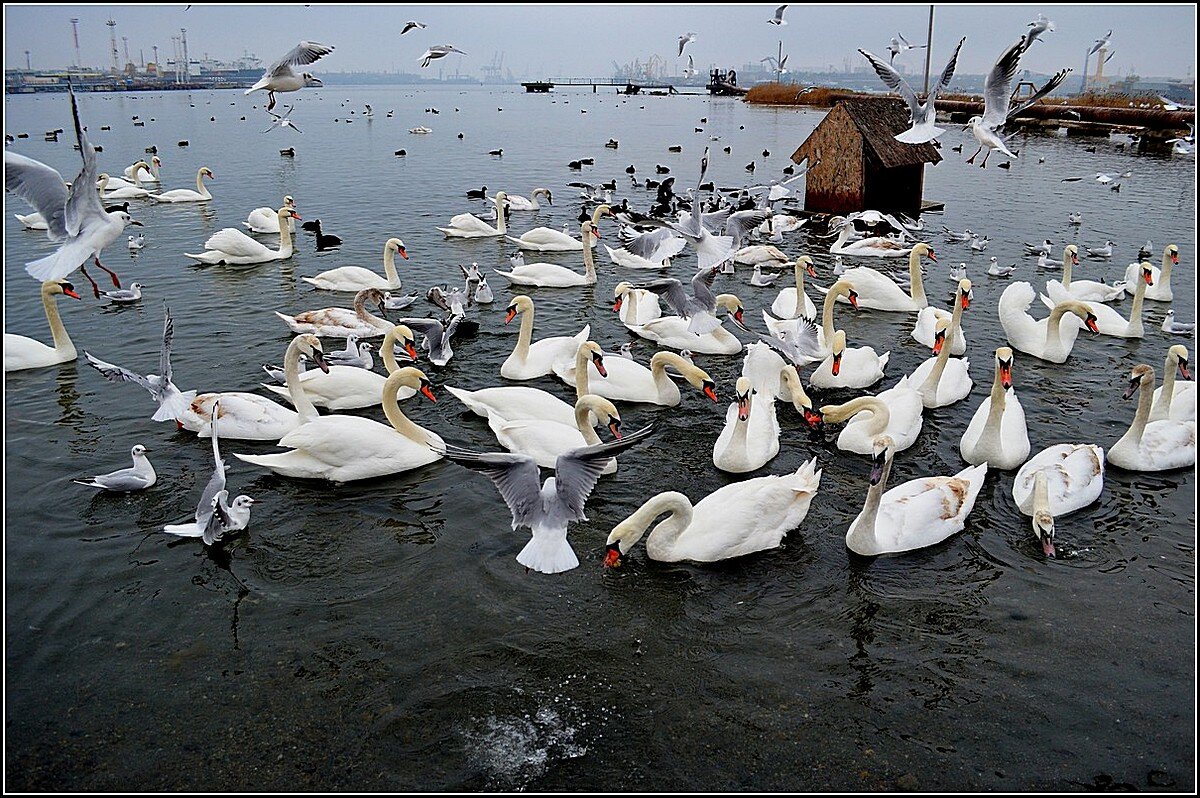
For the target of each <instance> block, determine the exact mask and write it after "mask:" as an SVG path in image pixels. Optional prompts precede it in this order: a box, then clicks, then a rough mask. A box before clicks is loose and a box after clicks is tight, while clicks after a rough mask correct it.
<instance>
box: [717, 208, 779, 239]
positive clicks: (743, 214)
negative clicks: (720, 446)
mask: <svg viewBox="0 0 1200 798" xmlns="http://www.w3.org/2000/svg"><path fill="white" fill-rule="evenodd" d="M772 215H773V214H772V213H771V209H770V208H763V209H761V210H753V211H738V212H737V213H734V214H731V215H730V216H729V221H728V222H726V223H725V235H730V236H733V245H734V246H735V247H740V246H741V244H742V239H743V238H745V237H746V236H747V235H749V234H750V232H751V231H753V230H754V229H755V228H756V227H758V226H759V225H760V224H762V223H763V222H765V221H766V220H767V219H770V218H771V216H772Z"/></svg>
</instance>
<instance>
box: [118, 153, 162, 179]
mask: <svg viewBox="0 0 1200 798" xmlns="http://www.w3.org/2000/svg"><path fill="white" fill-rule="evenodd" d="M161 167H162V159H161V158H159V157H158V156H157V155H155V156H152V157H151V158H150V163H146V162H145V161H137V162H136V163H134V164H133V165H132V166H126V167H125V177H126V178H128V179H129V180H135V181H138V182H140V183H161V182H162V173H161V172H160V171H159V170H160V168H161Z"/></svg>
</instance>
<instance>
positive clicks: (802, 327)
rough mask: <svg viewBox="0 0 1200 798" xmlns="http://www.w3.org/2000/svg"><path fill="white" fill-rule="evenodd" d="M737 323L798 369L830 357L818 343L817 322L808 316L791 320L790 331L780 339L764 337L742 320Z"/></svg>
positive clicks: (765, 316)
mask: <svg viewBox="0 0 1200 798" xmlns="http://www.w3.org/2000/svg"><path fill="white" fill-rule="evenodd" d="M763 318H764V320H765V319H766V318H767V311H765V310H764V311H763ZM735 323H736V324H737V326H739V327H741V328H742V329H743V330H745V331H746V332H748V333H751V334H752V335H755V336H757V337H758V340H760V341H762V342H763V343H764V344H766V345H767V346H769V347H771V348H772V349H774V350H775V351H776V352H778V353H779V354H781V355H783V356H784V357H785V358H787V359H788V362H789V363H792V364H793V365H795V366H796V367H797V368H799V367H801V366H807V365H810V364H812V363H816V362H817V361H819V360H824V359H825V357H826V356H827V355H828V353H827V352H825V351H823V350H822V349H821V345H820V344H819V343H818V341H817V325H816V322H814V321H813V320H812V319H810V318H808V317H806V316H798V317H797V318H795V319H792V320H790V321H789V324H790V325H791V326H790V329H788V330H787V331H785V332H781V333H780V334H779V337H775V336H774V335H763V334H762V333H760V332H758V331H757V330H752V329H750V328H749V327H747V326H746V325H745V324H742V322H741V320H740V319H735Z"/></svg>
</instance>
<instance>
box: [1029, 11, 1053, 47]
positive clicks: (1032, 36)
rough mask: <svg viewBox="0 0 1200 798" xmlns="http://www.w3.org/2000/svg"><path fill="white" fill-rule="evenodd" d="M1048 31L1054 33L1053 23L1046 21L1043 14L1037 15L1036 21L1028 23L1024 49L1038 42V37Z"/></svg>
mask: <svg viewBox="0 0 1200 798" xmlns="http://www.w3.org/2000/svg"><path fill="white" fill-rule="evenodd" d="M1047 31H1049V32H1050V33H1053V32H1054V23H1053V22H1051V21H1050V20H1048V19H1046V16H1045V15H1044V14H1038V15H1037V19H1035V20H1034V21H1033V22H1030V23H1029V30H1028V31H1026V32H1025V49H1026V50H1028V49H1029V47H1030V46H1031V45H1032V44H1033V43H1034V42H1036V41H1037V40H1038V37H1039V36H1041V35H1042V34H1043V33H1046V32H1047Z"/></svg>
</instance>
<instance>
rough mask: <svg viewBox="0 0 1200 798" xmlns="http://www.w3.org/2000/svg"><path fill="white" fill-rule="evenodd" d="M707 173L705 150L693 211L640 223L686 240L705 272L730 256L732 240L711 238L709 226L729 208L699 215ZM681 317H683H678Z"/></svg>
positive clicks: (724, 216) (719, 222)
mask: <svg viewBox="0 0 1200 798" xmlns="http://www.w3.org/2000/svg"><path fill="white" fill-rule="evenodd" d="M707 171H708V147H705V148H704V157H703V158H701V159H700V179H699V180H697V181H696V193H695V195H694V196H693V197H692V212H691V214H690V215H685V216H683V218H681V219H680V220H678V221H675V222H668V221H664V220H662V219H653V218H647V219H643V220H641V221H642V223H643V224H647V225H654V226H655V227H669V228H670V229H672V230H674V231H675V232H676V233H679V234H680V235H681V236H683V237H684V238H686V239H687V240H688V242H689V243H690V244H691V245H692V246H694V247H695V248H696V258H697V269H698V270H700V271H704V270H706V269H709V268H711V267H713V266H715V265H717V264H719V263H721V262H723V261H725V260H727V259H728V258H729V256H730V255H732V254H733V237H732V236H728V235H720V236H719V235H714V234H713V233H712V231H711V230H710V227H714V228H719V227H720V226H721V225H723V224H724V223H725V221H726V220H727V219H728V217H729V209H728V208H726V209H725V210H723V211H718V212H716V213H712V214H705V213H702V212H701V208H700V206H701V204H702V203H701V202H700V196H699V194H700V186H701V185H703V184H704V175H705V173H706V172H707ZM681 315H682V314H681Z"/></svg>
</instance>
